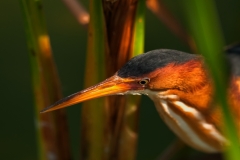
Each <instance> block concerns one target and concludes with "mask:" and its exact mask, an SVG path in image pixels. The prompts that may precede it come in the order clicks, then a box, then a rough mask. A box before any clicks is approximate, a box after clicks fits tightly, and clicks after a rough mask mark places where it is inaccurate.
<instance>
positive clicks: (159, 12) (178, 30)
mask: <svg viewBox="0 0 240 160" xmlns="http://www.w3.org/2000/svg"><path fill="white" fill-rule="evenodd" d="M146 4H147V7H148V9H149V10H151V11H152V12H153V13H154V14H155V15H156V16H157V17H158V18H159V19H160V20H161V21H162V22H163V23H164V24H165V25H166V26H167V27H168V28H169V30H170V31H172V32H173V33H174V34H175V35H176V36H177V37H179V38H180V39H181V40H182V41H183V42H184V43H185V44H187V45H188V46H189V47H190V49H191V50H192V51H193V52H195V53H196V45H195V42H194V40H193V38H192V36H191V35H190V34H189V33H188V32H187V31H186V30H185V29H184V28H183V27H182V25H181V24H180V23H179V22H178V21H177V19H176V18H175V17H174V15H173V14H172V13H171V11H169V9H168V8H167V7H166V6H165V5H164V3H163V2H162V0H147V1H146Z"/></svg>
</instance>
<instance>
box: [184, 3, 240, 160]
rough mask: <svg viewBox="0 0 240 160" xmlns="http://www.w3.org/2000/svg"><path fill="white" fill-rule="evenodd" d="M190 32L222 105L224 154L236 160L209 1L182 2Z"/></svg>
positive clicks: (214, 15) (212, 6) (220, 53)
mask: <svg viewBox="0 0 240 160" xmlns="http://www.w3.org/2000/svg"><path fill="white" fill-rule="evenodd" d="M184 6H185V7H184V8H185V10H186V11H187V16H188V20H189V24H190V27H191V29H192V33H193V35H194V37H195V39H196V44H197V47H198V49H199V51H200V53H202V54H203V55H204V57H205V59H206V62H207V64H208V66H209V68H210V71H211V74H212V76H213V79H214V82H215V88H216V93H217V94H216V99H217V101H218V103H219V104H220V105H221V106H222V107H221V108H222V113H223V119H224V132H225V134H226V136H227V138H228V139H229V140H230V142H231V145H230V146H229V148H227V150H226V156H227V158H228V159H231V160H239V159H240V152H239V143H238V138H237V131H236V128H235V125H234V122H233V119H232V116H231V113H230V111H229V106H228V103H227V87H228V78H227V77H229V76H228V71H227V67H228V66H226V64H227V63H226V59H225V55H224V53H223V46H224V40H223V35H222V32H221V29H220V23H219V21H218V16H217V11H216V6H215V4H214V1H213V0H208V1H198V0H192V1H187V0H185V1H184Z"/></svg>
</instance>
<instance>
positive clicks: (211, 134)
mask: <svg viewBox="0 0 240 160" xmlns="http://www.w3.org/2000/svg"><path fill="white" fill-rule="evenodd" d="M147 95H148V96H149V97H150V98H151V99H152V100H153V101H154V103H155V107H156V109H157V111H158V113H159V114H160V116H161V118H162V119H163V121H164V122H165V123H166V124H167V125H168V127H169V128H170V129H171V130H172V131H173V132H174V133H175V134H176V135H177V136H178V137H179V138H180V139H181V140H183V141H184V142H185V143H187V144H188V145H190V146H191V147H193V148H195V149H197V150H200V151H204V152H209V153H214V152H220V151H221V150H222V149H223V147H224V145H226V144H227V143H228V142H227V140H226V139H225V138H224V136H223V135H222V134H221V133H220V132H219V131H218V130H217V129H216V127H215V126H214V125H213V124H210V123H208V122H206V120H205V117H204V116H203V115H202V114H201V112H199V111H198V110H197V109H195V108H194V107H191V106H188V105H186V104H185V103H184V102H182V101H181V100H180V98H179V97H178V96H177V95H164V94H161V93H157V92H155V93H154V92H152V91H148V93H147Z"/></svg>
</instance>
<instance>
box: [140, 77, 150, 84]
mask: <svg viewBox="0 0 240 160" xmlns="http://www.w3.org/2000/svg"><path fill="white" fill-rule="evenodd" d="M149 82H150V79H149V78H144V79H142V80H141V81H139V82H138V83H139V84H141V85H146V84H148V83H149Z"/></svg>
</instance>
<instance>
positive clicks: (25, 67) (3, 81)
mask: <svg viewBox="0 0 240 160" xmlns="http://www.w3.org/2000/svg"><path fill="white" fill-rule="evenodd" d="M164 2H165V4H166V5H167V6H168V8H169V9H171V10H172V12H173V13H174V14H175V16H176V17H177V19H178V20H179V21H180V22H182V23H183V25H184V22H185V20H184V17H183V13H182V8H180V7H179V6H180V1H178V2H176V1H174V0H170V1H167V0H165V1H164ZM216 2H217V8H218V11H219V19H220V21H221V25H222V29H223V33H224V37H225V42H226V44H231V43H233V42H236V41H239V40H240V9H239V8H240V1H239V0H229V1H221V0H218V1H216ZM226 2H228V3H226ZM87 3H88V2H87V1H84V5H85V7H86V8H87V6H88V4H87ZM43 5H44V10H45V16H46V21H47V27H48V31H49V34H50V38H51V44H52V50H53V54H54V58H55V61H56V65H57V68H58V73H59V76H60V79H61V84H62V91H63V94H64V96H67V95H69V94H72V93H74V92H77V91H79V90H81V89H83V75H84V66H85V54H86V40H87V31H86V29H84V28H83V27H82V26H80V25H79V24H78V23H77V21H76V20H75V18H74V17H73V16H72V15H71V14H70V12H69V10H68V9H67V8H66V7H65V5H64V4H63V3H62V1H59V0H51V1H49V0H43ZM20 9H21V8H20V3H19V1H17V0H1V1H0V159H10V160H12V159H20V160H35V159H37V148H36V132H35V127H34V123H35V120H34V117H33V113H34V105H33V94H32V88H31V75H30V64H29V57H28V51H27V45H26V37H25V32H24V28H23V21H22V12H21V10H20ZM186 26H187V25H186ZM157 48H170V49H176V50H181V51H186V52H189V49H188V47H187V46H185V45H184V44H183V43H182V42H181V40H179V39H178V38H177V37H176V36H175V35H173V34H172V33H171V32H170V31H169V30H168V29H167V28H166V27H165V25H164V24H162V22H161V21H159V20H158V19H157V18H156V17H155V16H154V15H153V14H152V13H151V12H150V11H149V10H147V9H146V36H145V51H149V50H153V49H157ZM80 106H81V105H75V106H74V107H69V108H67V113H68V118H69V126H70V138H71V139H70V140H71V148H72V155H73V159H74V160H76V159H79V143H80V127H79V126H80V108H81V107H80ZM174 138H175V136H174V135H173V133H172V132H171V131H169V129H168V128H167V127H166V126H165V124H163V122H162V120H161V119H160V118H159V116H158V114H157V112H156V110H155V108H154V105H153V103H152V102H151V101H150V100H149V99H148V98H147V97H145V96H143V98H142V104H141V111H140V133H139V145H138V156H137V159H139V160H144V159H154V158H156V157H157V155H159V154H160V153H161V152H162V151H163V149H164V148H166V146H167V145H168V144H169V143H170V142H171V141H172V140H173V139H174Z"/></svg>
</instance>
